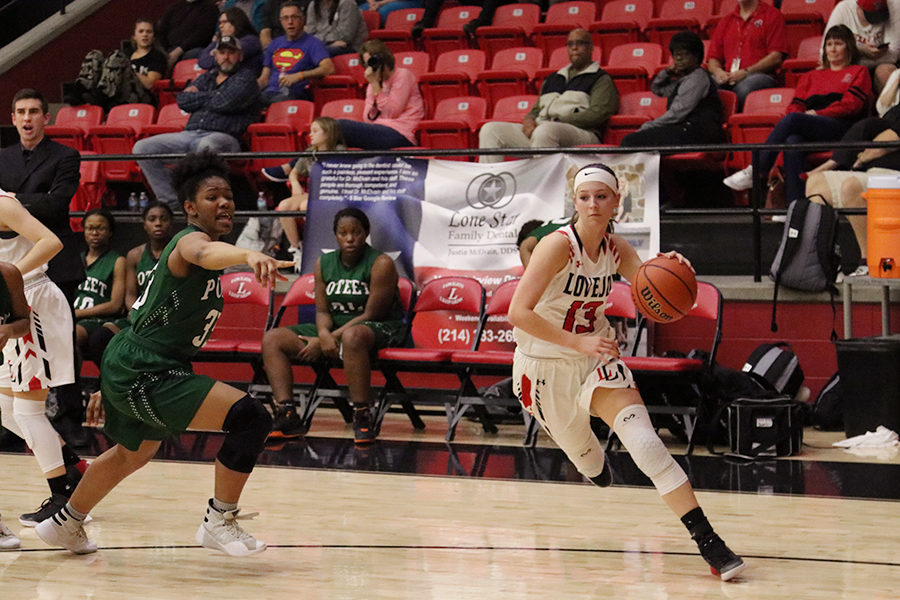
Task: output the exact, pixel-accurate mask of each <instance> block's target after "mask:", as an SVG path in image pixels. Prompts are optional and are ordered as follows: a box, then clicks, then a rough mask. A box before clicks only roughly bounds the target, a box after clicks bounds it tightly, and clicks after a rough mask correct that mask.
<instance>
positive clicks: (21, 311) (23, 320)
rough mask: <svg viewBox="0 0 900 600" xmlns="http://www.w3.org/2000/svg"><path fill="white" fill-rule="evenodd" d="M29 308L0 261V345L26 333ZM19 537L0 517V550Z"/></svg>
mask: <svg viewBox="0 0 900 600" xmlns="http://www.w3.org/2000/svg"><path fill="white" fill-rule="evenodd" d="M30 313H31V310H30V309H29V308H28V300H26V299H25V284H24V282H23V281H22V274H21V273H19V270H18V269H17V268H16V266H15V265H13V264H10V263H7V262H0V346H5V345H6V342H8V341H9V340H11V339H13V338H20V337H22V336H24V335H28V332H29V331H30V330H31V316H30ZM19 546H20V542H19V538H18V537H17V536H16V535H15V534H14V533H13V532H12V531H10V529H9V527H7V526H6V525H5V524H4V523H3V519H2V518H0V551H3V550H15V549H16V548H18V547H19Z"/></svg>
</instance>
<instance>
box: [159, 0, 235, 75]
mask: <svg viewBox="0 0 900 600" xmlns="http://www.w3.org/2000/svg"><path fill="white" fill-rule="evenodd" d="M218 14H219V9H218V8H217V7H216V3H215V2H214V1H213V0H175V2H173V3H172V5H171V6H170V7H169V9H168V10H167V11H166V12H165V13H164V14H163V16H162V19H160V21H159V26H158V27H157V28H156V36H157V38H159V43H160V44H161V45H162V47H163V50H165V51H166V54H167V55H168V57H167V58H168V63H169V69H170V70H171V68H172V66H173V65H174V64H175V63H176V62H178V61H179V60H183V59H188V58H197V57H198V56H199V55H200V52H201V51H202V50H203V48H204V47H205V46H206V44H207V42H208V41H209V38H211V37H212V36H213V34H214V33H215V31H216V19H217V18H218Z"/></svg>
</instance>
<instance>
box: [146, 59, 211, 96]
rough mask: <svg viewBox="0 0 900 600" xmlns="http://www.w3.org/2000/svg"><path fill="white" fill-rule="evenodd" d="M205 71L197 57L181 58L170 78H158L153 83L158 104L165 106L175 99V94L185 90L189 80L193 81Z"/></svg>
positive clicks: (173, 68)
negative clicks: (199, 64)
mask: <svg viewBox="0 0 900 600" xmlns="http://www.w3.org/2000/svg"><path fill="white" fill-rule="evenodd" d="M204 72H205V70H204V69H201V68H200V67H199V66H198V65H197V59H196V58H190V59H185V60H180V61H178V62H177V63H175V66H174V67H172V77H171V78H170V79H158V80H157V81H156V83H155V84H154V85H153V90H154V92H156V96H157V100H158V104H159V105H160V106H165V105H166V104H171V103H172V102H174V101H175V96H177V95H178V92H180V91H181V90H183V89H184V88H185V87H186V86H187V84H188V82H189V81H193V80H194V79H196V78H197V77H198V76H199V75H202V74H203V73H204Z"/></svg>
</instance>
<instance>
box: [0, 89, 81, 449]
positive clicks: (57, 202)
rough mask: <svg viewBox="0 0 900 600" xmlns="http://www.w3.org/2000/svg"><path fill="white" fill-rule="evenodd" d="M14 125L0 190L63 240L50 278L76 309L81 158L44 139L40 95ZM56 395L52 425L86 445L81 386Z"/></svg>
mask: <svg viewBox="0 0 900 600" xmlns="http://www.w3.org/2000/svg"><path fill="white" fill-rule="evenodd" d="M12 121H13V125H15V126H16V129H17V130H18V132H19V143H17V144H12V145H11V146H7V147H6V148H3V149H2V150H0V189H3V190H6V191H8V192H13V193H15V194H16V198H18V200H19V202H20V203H21V204H22V206H24V207H25V208H26V209H28V212H30V213H31V214H32V215H34V217H35V218H36V219H37V220H38V221H40V222H41V223H43V224H44V225H45V226H46V227H47V228H48V229H49V230H50V231H52V232H53V233H55V234H56V235H57V237H59V239H60V241H62V243H63V249H62V250H61V251H60V253H59V254H57V255H56V256H55V257H54V258H53V260H51V261H50V263H49V267H48V269H47V276H48V277H49V278H50V280H51V281H53V283H55V284H56V285H57V286H58V287H59V289H60V290H62V292H63V294H65V296H66V299H67V300H68V301H69V308H72V303H73V302H74V300H75V294H76V291H77V288H78V285H79V284H80V283H81V282H82V281H83V280H84V277H85V275H84V264H83V263H82V261H81V256H80V242H79V240H78V238H77V236H76V235H75V233H74V232H73V231H72V228H71V227H70V226H69V202H71V200H72V196H74V195H75V191H76V190H77V189H78V181H79V179H80V178H81V174H80V172H79V166H80V164H81V156H80V155H79V154H78V152H77V151H76V150H73V149H72V148H69V147H68V146H63V145H62V144H58V143H56V142H54V141H52V140H50V139H47V138H45V137H44V127H45V126H46V125H47V124H48V123H49V122H50V112H49V110H48V109H47V101H46V100H44V96H43V95H42V94H41V93H40V92H39V91H37V90H34V89H29V88H25V89H22V90H19V91H18V92H16V95H15V96H14V97H13V101H12ZM73 322H74V309H73ZM73 360H74V357H73ZM76 376H77V375H76ZM56 396H57V401H58V402H59V407H60V413H59V417H58V418H57V420H56V421H55V423H54V425H56V426H57V428H58V429H60V431H61V433H62V434H63V435H64V437H66V438H72V439H71V440H69V441H70V443H72V444H73V445H76V446H77V445H81V444H79V443H78V442H82V441H85V439H84V438H86V436H85V435H84V432H83V429H82V428H81V422H82V418H83V415H82V404H81V392H80V390H79V387H78V386H77V385H68V386H63V387H60V388H57V389H56Z"/></svg>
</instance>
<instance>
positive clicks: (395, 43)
mask: <svg viewBox="0 0 900 600" xmlns="http://www.w3.org/2000/svg"><path fill="white" fill-rule="evenodd" d="M424 14H425V9H424V8H404V9H401V10H395V11H393V12H391V13H389V14H388V16H387V19H385V21H384V28H383V29H370V30H369V39H370V40H381V41H382V42H384V43H385V45H386V46H387V47H388V48H389V49H390V50H391V52H408V51H411V50H415V44H414V43H413V38H412V33H411V32H412V28H413V25H415V24H416V22H417V21H418V20H419V19H421V18H422V15H424Z"/></svg>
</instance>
